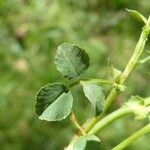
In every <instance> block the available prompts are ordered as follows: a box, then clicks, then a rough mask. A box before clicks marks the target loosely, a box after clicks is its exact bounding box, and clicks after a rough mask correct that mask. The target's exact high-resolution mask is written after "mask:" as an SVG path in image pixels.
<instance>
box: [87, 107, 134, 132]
mask: <svg viewBox="0 0 150 150" xmlns="http://www.w3.org/2000/svg"><path fill="white" fill-rule="evenodd" d="M131 113H134V111H133V109H131V108H124V107H122V108H120V109H118V110H116V111H115V112H113V113H111V114H110V115H108V116H106V117H105V118H103V119H102V120H100V121H99V122H97V123H96V124H95V125H94V126H93V128H92V129H91V130H90V132H89V133H88V134H95V133H97V132H99V131H100V130H101V129H103V128H104V127H105V126H107V125H109V124H110V123H112V122H113V121H115V120H117V119H118V118H120V117H122V116H125V115H127V114H131Z"/></svg>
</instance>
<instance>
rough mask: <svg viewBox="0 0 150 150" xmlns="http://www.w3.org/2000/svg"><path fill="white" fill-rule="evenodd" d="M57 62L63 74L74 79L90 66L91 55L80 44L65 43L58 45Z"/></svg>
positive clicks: (58, 68)
mask: <svg viewBox="0 0 150 150" xmlns="http://www.w3.org/2000/svg"><path fill="white" fill-rule="evenodd" d="M55 64H56V68H57V70H58V71H59V72H60V73H61V74H62V75H63V76H65V77H66V78H68V79H74V78H77V77H79V76H80V75H81V74H82V73H83V72H84V71H85V70H86V69H87V68H88V66H89V56H88V54H87V53H86V52H85V51H84V50H83V49H81V48H79V47H78V46H75V45H72V44H68V43H64V44H62V45H60V46H59V47H58V50H57V54H56V57H55Z"/></svg>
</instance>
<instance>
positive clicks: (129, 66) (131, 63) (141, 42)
mask: <svg viewBox="0 0 150 150" xmlns="http://www.w3.org/2000/svg"><path fill="white" fill-rule="evenodd" d="M149 26H150V17H149V18H148V20H147V24H146V26H145V28H144V29H143V30H142V33H141V35H140V38H139V40H138V43H137V45H136V47H135V50H134V52H133V55H132V56H131V58H130V60H129V62H128V64H127V65H126V67H125V70H124V72H123V74H122V75H121V76H120V80H119V84H123V83H124V82H125V81H126V79H127V77H128V76H129V74H130V73H131V71H132V70H133V68H134V66H135V65H136V63H137V62H138V59H139V57H140V55H141V54H142V52H143V49H144V47H145V43H146V41H147V38H148V35H149V33H147V32H146V28H149ZM119 93H120V90H119V89H118V88H116V87H113V89H112V90H111V92H110V94H109V95H108V97H107V98H106V103H105V105H104V111H103V113H102V114H100V115H99V116H98V117H97V118H92V119H91V121H89V123H88V125H87V127H86V128H85V131H86V132H88V131H90V129H91V128H92V127H93V126H94V125H95V123H96V122H98V121H99V120H100V119H101V118H102V116H103V115H104V114H105V113H106V112H107V110H108V109H109V108H110V106H111V105H112V103H113V102H114V100H115V99H116V97H117V96H118V95H119Z"/></svg>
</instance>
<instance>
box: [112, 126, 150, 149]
mask: <svg viewBox="0 0 150 150" xmlns="http://www.w3.org/2000/svg"><path fill="white" fill-rule="evenodd" d="M149 132H150V124H148V125H146V126H144V127H143V128H141V129H140V130H138V131H137V132H135V133H134V134H132V135H131V136H130V137H128V138H127V139H126V140H124V141H123V142H121V143H120V144H118V145H117V146H115V147H114V148H113V149H112V150H121V149H124V148H125V147H127V146H128V145H130V144H131V143H132V142H134V141H135V140H137V139H138V138H139V137H141V136H143V135H144V134H146V133H149Z"/></svg>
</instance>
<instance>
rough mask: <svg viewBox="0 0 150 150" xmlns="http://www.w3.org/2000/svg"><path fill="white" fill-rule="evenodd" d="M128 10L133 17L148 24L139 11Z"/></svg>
mask: <svg viewBox="0 0 150 150" xmlns="http://www.w3.org/2000/svg"><path fill="white" fill-rule="evenodd" d="M126 10H127V12H128V13H129V14H130V15H131V16H133V17H134V18H135V19H137V20H138V21H143V22H144V23H145V24H146V23H147V19H146V18H145V17H144V16H143V15H142V14H140V13H139V12H138V11H136V10H130V9H126Z"/></svg>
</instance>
